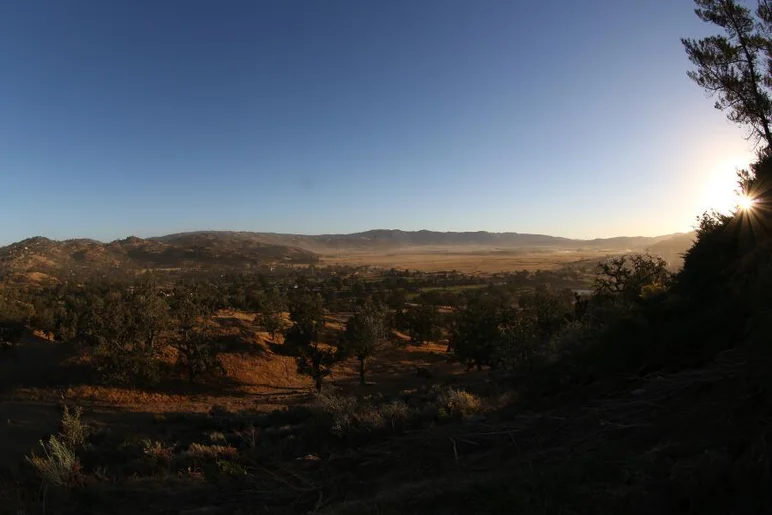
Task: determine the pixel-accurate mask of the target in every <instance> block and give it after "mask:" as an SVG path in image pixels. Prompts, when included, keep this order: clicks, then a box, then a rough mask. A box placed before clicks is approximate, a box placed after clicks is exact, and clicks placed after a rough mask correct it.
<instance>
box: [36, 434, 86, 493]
mask: <svg viewBox="0 0 772 515" xmlns="http://www.w3.org/2000/svg"><path fill="white" fill-rule="evenodd" d="M40 446H41V447H42V448H43V453H44V456H37V455H35V453H34V452H33V453H32V455H31V456H27V458H26V459H27V462H28V463H29V464H31V465H32V466H33V467H34V468H35V470H36V471H37V473H38V475H39V476H40V477H41V479H43V482H44V483H45V484H46V485H52V486H69V485H71V484H73V483H74V482H75V480H76V479H77V476H78V472H79V470H80V463H79V461H78V457H77V456H76V455H75V451H73V450H72V449H71V448H70V447H69V446H68V445H67V443H66V442H65V441H64V439H63V438H61V437H60V438H57V437H56V436H55V435H52V436H51V437H50V438H49V439H48V442H47V443H46V442H44V441H42V440H41V441H40Z"/></svg>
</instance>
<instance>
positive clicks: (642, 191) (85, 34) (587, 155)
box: [0, 0, 752, 244]
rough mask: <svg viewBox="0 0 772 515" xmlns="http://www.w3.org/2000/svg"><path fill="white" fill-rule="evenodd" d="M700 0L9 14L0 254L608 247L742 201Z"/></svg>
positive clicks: (153, 4)
mask: <svg viewBox="0 0 772 515" xmlns="http://www.w3.org/2000/svg"><path fill="white" fill-rule="evenodd" d="M711 33H713V29H712V28H711V27H710V26H709V25H707V24H705V23H703V22H701V21H700V20H698V19H697V17H696V16H695V14H694V12H693V4H692V2H690V1H688V0H647V1H646V2H632V1H619V0H587V1H583V2H577V1H576V0H554V1H552V2H524V1H523V2H521V1H514V0H420V1H417V0H367V1H363V0H222V1H216V0H110V1H104V0H67V1H61V0H7V1H3V2H0V220H2V223H0V244H6V243H10V242H13V241H17V240H20V239H23V238H26V237H30V236H34V235H43V236H48V237H51V238H56V239H64V238H72V237H89V238H95V239H100V240H103V241H110V240H113V239H117V238H123V237H126V236H128V235H137V236H140V237H147V236H156V235H162V234H166V233H171V232H180V231H188V230H203V229H223V230H248V231H250V230H251V231H267V232H268V231H270V232H290V233H304V234H319V233H347V232H356V231H363V230H369V229H376V228H389V229H404V230H418V229H430V230H439V231H478V230H488V231H514V232H524V233H542V234H551V235H556V236H565V237H577V238H594V237H611V236H620V235H644V236H653V235H661V234H669V233H673V232H679V231H687V230H690V229H691V228H693V227H694V225H695V219H696V217H697V215H699V214H700V213H701V212H703V211H705V210H706V209H707V208H710V207H725V206H723V205H721V206H717V204H726V203H727V198H728V195H729V194H730V193H731V190H732V189H733V182H734V170H735V168H736V167H737V166H744V165H745V164H747V162H748V161H749V160H750V159H751V157H752V152H751V151H752V147H751V144H750V143H749V142H748V141H746V140H745V138H744V136H745V131H744V130H743V129H741V128H737V127H736V126H734V125H733V124H731V123H730V122H728V121H727V120H726V119H725V117H724V114H723V113H721V112H719V111H717V110H715V109H714V108H713V101H712V100H711V99H710V98H708V97H707V96H706V95H705V94H704V93H703V91H702V90H701V89H700V88H699V87H697V86H696V85H695V84H694V83H692V82H691V81H690V79H689V78H688V77H687V76H686V71H687V70H688V69H690V63H689V62H688V60H687V58H686V56H685V54H684V51H683V48H682V46H681V43H680V38H681V37H703V36H706V35H708V34H711Z"/></svg>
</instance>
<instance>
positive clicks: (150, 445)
mask: <svg viewBox="0 0 772 515" xmlns="http://www.w3.org/2000/svg"><path fill="white" fill-rule="evenodd" d="M142 445H143V449H142V452H143V454H144V455H145V456H146V457H147V458H148V460H149V461H150V462H151V463H152V464H153V465H161V466H166V465H169V464H170V463H171V462H172V458H173V457H174V447H167V446H165V445H164V444H163V443H162V442H159V441H156V440H150V439H146V440H143V441H142Z"/></svg>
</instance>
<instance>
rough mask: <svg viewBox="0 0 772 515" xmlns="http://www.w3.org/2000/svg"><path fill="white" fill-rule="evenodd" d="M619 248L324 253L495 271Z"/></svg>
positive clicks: (336, 261)
mask: <svg viewBox="0 0 772 515" xmlns="http://www.w3.org/2000/svg"><path fill="white" fill-rule="evenodd" d="M621 252H622V251H619V250H616V251H612V250H609V251H599V250H576V251H574V250H551V249H544V250H523V251H519V250H500V249H491V248H489V247H469V246H460V247H441V248H427V247H420V248H404V249H399V250H385V251H356V250H355V251H350V252H341V253H336V254H325V255H323V256H322V259H321V262H322V263H323V264H329V265H346V266H377V267H382V268H387V269H389V268H397V269H409V270H421V271H424V272H439V271H446V270H457V271H459V272H464V273H495V272H506V271H515V270H529V271H536V270H555V269H558V268H561V267H563V266H565V265H567V264H569V263H573V262H576V261H582V260H588V259H599V258H603V257H605V256H608V255H611V254H619V253H621Z"/></svg>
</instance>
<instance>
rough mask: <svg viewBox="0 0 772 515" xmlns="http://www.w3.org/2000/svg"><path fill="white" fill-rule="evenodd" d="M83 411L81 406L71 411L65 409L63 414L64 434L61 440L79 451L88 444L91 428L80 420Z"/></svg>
mask: <svg viewBox="0 0 772 515" xmlns="http://www.w3.org/2000/svg"><path fill="white" fill-rule="evenodd" d="M82 414H83V409H82V408H81V407H80V406H77V407H75V408H74V409H73V410H70V408H69V407H68V406H65V407H64V413H63V414H62V423H61V426H62V432H61V435H60V437H61V439H62V440H63V441H64V443H66V444H67V445H68V446H69V447H70V449H78V448H80V447H83V444H85V443H86V438H87V437H88V434H89V427H88V426H87V425H86V424H84V423H83V421H82V420H81V419H80V417H81V415H82Z"/></svg>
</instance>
